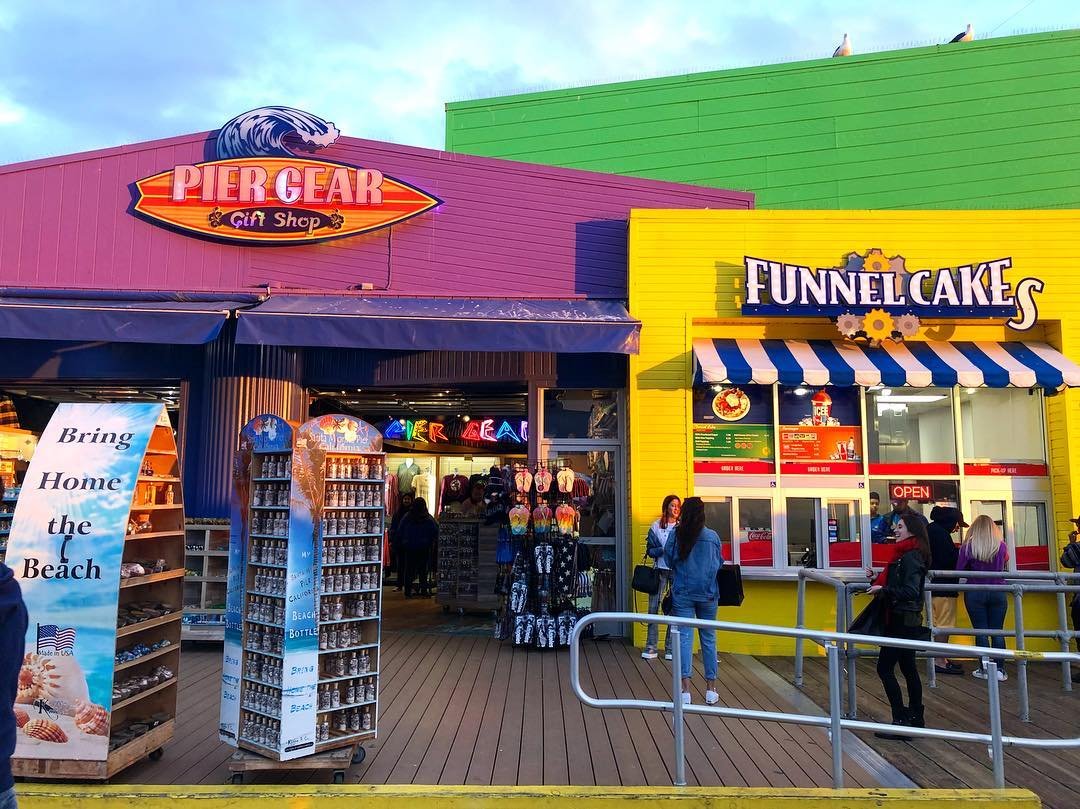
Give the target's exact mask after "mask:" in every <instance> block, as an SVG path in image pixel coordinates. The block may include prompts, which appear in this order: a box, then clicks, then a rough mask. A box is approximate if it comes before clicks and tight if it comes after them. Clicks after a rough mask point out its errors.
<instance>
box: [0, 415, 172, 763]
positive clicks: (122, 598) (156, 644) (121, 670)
mask: <svg viewBox="0 0 1080 809" xmlns="http://www.w3.org/2000/svg"><path fill="white" fill-rule="evenodd" d="M183 584H184V503H183V493H182V488H181V484H180V466H179V462H178V459H177V453H176V443H175V441H174V438H173V432H172V427H171V425H170V424H169V422H168V417H167V415H166V414H165V411H164V409H163V410H162V417H161V419H160V420H159V421H158V424H157V426H155V427H154V429H153V432H152V434H151V436H150V440H149V443H148V445H147V449H146V453H145V455H144V457H143V460H142V466H141V469H140V473H139V476H138V479H137V484H136V486H135V493H134V497H133V498H132V503H131V507H130V512H129V518H128V527H127V536H126V538H125V542H124V551H123V562H122V564H121V566H120V588H119V596H118V601H117V619H116V634H115V650H116V651H115V663H114V665H113V694H112V704H111V710H110V711H109V712H107V713H103V714H102V719H103V720H104V721H106V722H108V726H109V729H108V737H109V743H108V758H107V759H105V760H104V761H88V760H70V759H32V758H12V760H11V766H12V772H13V773H14V774H15V775H17V776H22V777H27V778H50V779H55V778H64V779H69V778H70V779H92V780H105V779H108V778H111V777H112V776H114V775H116V774H117V773H118V772H120V771H121V770H124V769H126V768H127V767H129V766H131V765H132V764H134V763H136V762H137V761H139V760H140V759H142V758H143V757H145V756H147V755H149V757H150V758H151V759H153V760H157V759H159V758H160V757H161V755H162V749H161V748H162V746H163V745H164V744H165V743H166V742H168V741H169V740H170V739H172V737H173V732H174V728H175V719H176V701H177V693H178V690H179V689H178V688H177V684H178V682H179V680H178V675H179V664H180V620H181V616H182V612H181V604H182V591H183ZM91 707H96V706H91ZM76 718H77V720H78V714H77V715H76ZM86 721H89V720H86ZM84 727H87V725H84Z"/></svg>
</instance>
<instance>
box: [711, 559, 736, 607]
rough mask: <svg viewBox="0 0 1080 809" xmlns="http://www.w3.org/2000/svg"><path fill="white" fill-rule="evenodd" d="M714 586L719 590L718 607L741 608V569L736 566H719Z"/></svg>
mask: <svg viewBox="0 0 1080 809" xmlns="http://www.w3.org/2000/svg"><path fill="white" fill-rule="evenodd" d="M716 586H717V588H718V589H719V590H720V599H719V600H718V601H717V602H716V603H717V606H720V607H741V606H742V603H743V586H742V569H741V568H740V567H739V566H738V565H721V566H720V569H719V570H718V571H716Z"/></svg>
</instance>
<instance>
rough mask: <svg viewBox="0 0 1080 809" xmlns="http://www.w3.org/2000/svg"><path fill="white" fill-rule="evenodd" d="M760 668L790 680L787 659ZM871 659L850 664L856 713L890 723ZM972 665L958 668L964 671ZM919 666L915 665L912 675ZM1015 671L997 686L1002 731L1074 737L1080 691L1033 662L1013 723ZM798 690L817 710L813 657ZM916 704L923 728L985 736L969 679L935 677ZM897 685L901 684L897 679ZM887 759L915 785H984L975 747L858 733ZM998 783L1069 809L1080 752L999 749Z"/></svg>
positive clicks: (818, 680)
mask: <svg viewBox="0 0 1080 809" xmlns="http://www.w3.org/2000/svg"><path fill="white" fill-rule="evenodd" d="M764 662H765V663H766V664H767V665H769V666H770V667H771V668H772V669H773V670H775V671H776V672H777V673H778V674H779V675H780V676H782V677H783V678H784V679H786V680H787V681H789V682H791V681H792V678H793V676H794V660H793V659H791V658H766V659H764ZM874 666H875V661H874V660H861V661H860V662H859V663H858V681H857V682H858V710H859V716H860V718H863V719H875V720H877V721H882V722H888V721H891V715H890V711H889V703H888V701H887V700H886V699H885V694H884V692H883V691H882V688H881V682H880V681H879V680H878V677H877V674H876V672H875V671H874ZM972 668H974V664H973V663H967V664H965V669H966V670H967V671H971V670H972ZM922 672H925V664H922V663H920V673H922ZM1015 672H1016V669H1015V667H1011V668H1010V669H1009V675H1010V679H1009V680H1008V681H1006V682H1004V683H1002V684H1001V708H1002V721H1003V725H1004V729H1005V733H1006V734H1008V735H1012V736H1026V737H1038V738H1075V737H1077V736H1080V686H1075V687H1076V688H1077V690H1076V691H1073V692H1072V693H1068V692H1064V691H1062V690H1061V669H1060V668H1059V667H1058V666H1054V665H1048V664H1042V663H1033V664H1031V665H1029V666H1028V694H1029V704H1030V714H1031V722H1029V723H1025V722H1021V721H1020V718H1019V704H1018V697H1017V687H1016V677H1015ZM804 678H805V683H806V685H805V688H804V690H805V692H806V694H807V696H809V697H811V698H812V699H814V700H815V702H817V703H818V704H819V705H827V704H828V690H827V688H828V687H827V679H826V669H825V664H824V662H823V661H822V660H821V659H819V658H817V659H813V660H807V666H806V670H805V674H804ZM923 680H924V682H923V701H924V702H925V704H926V724H927V726H928V727H938V728H946V729H951V730H967V731H973V732H983V733H985V732H988V728H989V726H990V725H989V719H988V713H987V704H986V683H985V682H984V681H982V680H977V679H975V678H974V677H972V676H971V675H970V674H965V675H964V676H949V675H938V677H937V687H936V688H927V687H926V682H925V676H924V678H923ZM901 683H903V680H902V679H901ZM858 735H859V736H860V737H861V738H862V739H863V740H864V741H865V742H866V743H867V744H869V745H870V746H871V747H873V748H874V749H875V750H876V751H877V752H878V753H880V754H881V756H882V757H884V758H885V759H886V760H887V761H889V762H890V763H892V764H893V765H894V766H895V767H897V768H898V769H900V770H901V771H903V772H904V773H905V774H906V775H908V776H909V777H910V778H911V779H912V780H913V781H915V782H916V783H917V784H918V785H919V786H921V787H940V788H955V787H960V788H963V787H980V788H986V787H992V786H993V785H994V778H993V770H992V769H991V762H990V757H989V756H988V755H987V750H986V748H985V747H983V746H982V745H975V744H967V743H960V742H956V743H953V742H946V741H938V740H930V739H920V740H918V741H910V742H909V741H889V740H884V739H877V738H875V737H874V736H873V734H870V733H860V734H858ZM1005 753H1006V762H1005V778H1006V780H1007V782H1008V785H1009V786H1016V787H1023V788H1026V789H1030V790H1032V791H1034V792H1035V793H1037V794H1038V795H1039V797H1040V798H1042V801H1043V805H1044V806H1046V807H1048V808H1049V809H1074V807H1076V806H1078V805H1080V750H1077V749H1072V750H1032V749H1024V748H1006V749H1005Z"/></svg>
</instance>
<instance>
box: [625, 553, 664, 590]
mask: <svg viewBox="0 0 1080 809" xmlns="http://www.w3.org/2000/svg"><path fill="white" fill-rule="evenodd" d="M642 558H643V559H644V558H645V557H642ZM630 588H631V589H633V590H636V591H637V592H639V593H645V594H646V595H650V596H654V595H656V594H657V593H658V592H660V571H659V570H657V569H656V568H655V567H653V566H652V565H635V566H634V577H633V578H632V579H631V580H630Z"/></svg>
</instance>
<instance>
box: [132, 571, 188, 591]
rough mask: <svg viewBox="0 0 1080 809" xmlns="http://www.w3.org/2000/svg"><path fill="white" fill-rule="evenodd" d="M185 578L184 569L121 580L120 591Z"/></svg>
mask: <svg viewBox="0 0 1080 809" xmlns="http://www.w3.org/2000/svg"><path fill="white" fill-rule="evenodd" d="M183 577H184V569H183V568H182V567H180V568H176V569H175V570H166V571H164V572H162V573H149V574H147V575H145V576H132V577H131V578H129V579H120V589H121V590H123V589H125V588H127V587H139V586H141V585H143V584H153V583H154V582H156V581H169V580H170V579H180V578H183Z"/></svg>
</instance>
